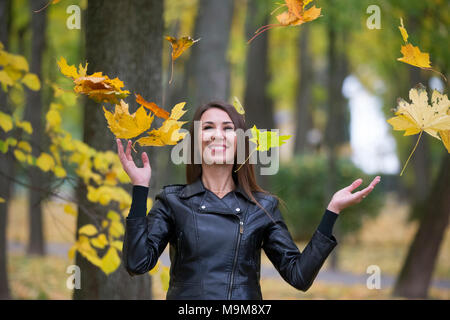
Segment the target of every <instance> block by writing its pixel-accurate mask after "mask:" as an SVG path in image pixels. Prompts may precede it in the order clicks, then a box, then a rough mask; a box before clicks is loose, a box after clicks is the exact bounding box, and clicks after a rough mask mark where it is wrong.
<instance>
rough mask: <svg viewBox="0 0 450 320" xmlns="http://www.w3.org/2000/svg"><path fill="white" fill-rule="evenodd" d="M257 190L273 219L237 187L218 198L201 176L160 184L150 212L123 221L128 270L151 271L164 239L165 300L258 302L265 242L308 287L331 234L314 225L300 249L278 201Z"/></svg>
mask: <svg viewBox="0 0 450 320" xmlns="http://www.w3.org/2000/svg"><path fill="white" fill-rule="evenodd" d="M254 196H255V198H256V199H258V201H259V202H260V204H261V205H262V206H263V207H264V208H266V210H267V211H268V212H269V213H270V214H271V216H272V217H273V218H274V220H275V221H276V223H274V222H273V221H272V220H271V219H270V218H269V217H268V216H267V214H266V213H265V212H264V211H263V210H262V209H261V208H260V207H258V206H257V205H256V204H255V203H253V202H252V201H251V200H250V198H249V197H248V196H247V195H246V194H245V192H244V191H243V190H242V189H241V188H240V187H239V186H238V187H237V189H236V190H234V191H231V192H229V193H228V194H227V195H226V196H225V197H223V198H222V199H220V198H219V197H217V196H216V195H215V194H214V193H213V192H212V191H210V190H208V189H206V188H205V187H204V185H203V183H202V180H201V179H200V178H199V179H198V180H197V181H196V182H194V183H192V184H188V185H182V184H176V185H168V186H165V187H164V188H163V189H162V191H161V192H159V193H158V194H157V195H156V197H155V201H154V203H153V206H152V208H151V210H150V212H149V214H148V215H147V216H140V217H134V218H130V217H127V219H126V228H125V236H124V243H123V262H124V264H125V268H126V270H127V271H128V273H129V274H130V275H131V276H133V275H137V274H144V273H146V272H148V271H149V270H151V269H152V268H153V267H154V266H155V265H156V262H157V260H158V258H159V257H160V255H161V253H162V252H163V251H164V249H165V248H166V246H167V244H168V243H169V244H170V251H169V252H170V260H171V267H170V282H169V289H168V291H167V296H166V298H167V299H254V300H262V294H261V287H260V283H259V280H260V268H261V265H260V263H261V248H263V249H264V251H265V253H266V255H267V256H268V258H269V259H270V261H271V262H272V263H273V265H274V266H275V268H276V269H277V270H278V272H279V273H280V275H281V276H282V277H283V279H284V280H286V281H287V282H288V283H289V284H291V285H292V286H294V287H295V288H297V289H299V290H301V291H306V290H308V288H309V287H310V286H311V285H312V283H313V281H314V279H315V278H316V276H317V273H318V272H319V270H320V268H321V267H322V265H323V263H324V262H325V260H326V258H327V257H328V255H329V254H330V252H331V251H332V250H333V248H334V247H335V246H336V245H337V241H336V238H335V237H334V236H332V235H331V236H330V237H328V236H325V235H324V234H323V233H321V232H320V231H319V230H318V229H317V230H316V231H315V232H314V234H313V236H312V238H311V240H310V241H309V243H308V244H307V245H306V247H305V248H304V250H303V252H300V251H299V249H298V248H297V246H296V244H295V243H294V241H293V240H292V237H291V235H290V233H289V231H288V229H287V227H286V224H285V223H284V221H283V218H282V216H281V213H280V211H279V208H278V201H277V199H276V198H274V197H273V196H269V195H265V194H263V193H259V192H256V193H254ZM132 206H133V205H132ZM145 211H146V209H145ZM145 211H144V212H145Z"/></svg>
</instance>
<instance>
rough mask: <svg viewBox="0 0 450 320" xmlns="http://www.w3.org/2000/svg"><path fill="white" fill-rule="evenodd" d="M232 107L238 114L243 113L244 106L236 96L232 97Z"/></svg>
mask: <svg viewBox="0 0 450 320" xmlns="http://www.w3.org/2000/svg"><path fill="white" fill-rule="evenodd" d="M233 107H234V108H235V109H236V111H237V112H238V113H239V114H242V115H244V114H245V110H244V107H243V106H242V104H241V102H240V101H239V99H238V97H234V101H233Z"/></svg>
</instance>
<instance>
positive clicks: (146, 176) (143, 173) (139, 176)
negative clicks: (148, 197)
mask: <svg viewBox="0 0 450 320" xmlns="http://www.w3.org/2000/svg"><path fill="white" fill-rule="evenodd" d="M116 142H117V151H118V153H119V159H120V162H121V163H122V167H123V169H124V170H125V172H126V173H127V174H128V176H129V177H130V180H131V183H132V184H133V185H139V186H145V187H149V186H150V179H151V177H152V168H151V167H150V161H149V160H148V155H147V152H142V154H141V157H142V163H143V164H144V167H143V168H138V167H136V164H135V163H134V161H133V158H132V157H131V140H127V151H126V153H124V152H123V146H122V141H121V140H120V139H116Z"/></svg>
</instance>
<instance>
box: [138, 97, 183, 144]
mask: <svg viewBox="0 0 450 320" xmlns="http://www.w3.org/2000/svg"><path fill="white" fill-rule="evenodd" d="M185 104H186V102H181V103H178V104H177V105H175V106H174V107H173V109H172V110H171V113H170V116H169V118H168V119H167V120H165V121H164V122H163V124H162V125H161V127H159V128H158V129H153V130H152V131H150V132H148V136H145V137H142V138H140V139H138V140H136V141H135V142H134V143H136V142H137V143H139V144H140V145H141V146H159V147H161V146H164V145H174V144H177V142H178V141H179V140H181V139H183V138H184V136H185V135H186V133H185V132H184V133H180V132H179V130H180V129H181V127H182V126H183V125H184V124H185V123H186V122H187V121H178V119H180V118H181V117H182V116H183V114H184V113H185V112H186V110H183V107H184V105H185ZM133 145H134V144H133Z"/></svg>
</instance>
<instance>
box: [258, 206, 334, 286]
mask: <svg viewBox="0 0 450 320" xmlns="http://www.w3.org/2000/svg"><path fill="white" fill-rule="evenodd" d="M271 213H272V216H273V218H274V220H275V222H276V223H271V224H270V225H269V226H268V227H267V228H266V230H265V233H264V239H263V249H264V252H265V253H266V255H267V257H268V258H269V260H270V261H271V262H272V263H273V265H274V266H275V268H276V269H277V271H278V272H279V273H280V275H281V276H282V277H283V279H284V280H285V281H286V282H288V283H289V284H290V285H292V286H293V287H295V288H296V289H298V290H301V291H304V292H305V291H307V290H308V289H309V288H310V287H311V285H312V283H313V282H314V279H315V278H316V276H317V274H318V273H319V270H320V269H321V267H322V265H323V264H324V262H325V260H326V258H327V257H328V255H329V254H330V253H331V251H332V250H333V249H334V247H335V246H336V245H337V241H336V238H335V237H334V236H333V235H330V237H328V236H325V235H324V234H323V233H322V232H320V231H319V229H316V230H315V232H314V234H313V236H312V238H311V240H310V241H309V243H308V244H307V245H306V247H305V248H304V250H303V252H300V251H299V249H298V248H297V245H296V244H295V242H294V241H293V239H292V237H291V235H290V233H289V231H288V228H287V226H286V224H285V222H284V219H283V217H282V215H281V212H280V210H279V208H278V200H275V204H274V207H273V209H272V211H271Z"/></svg>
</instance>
